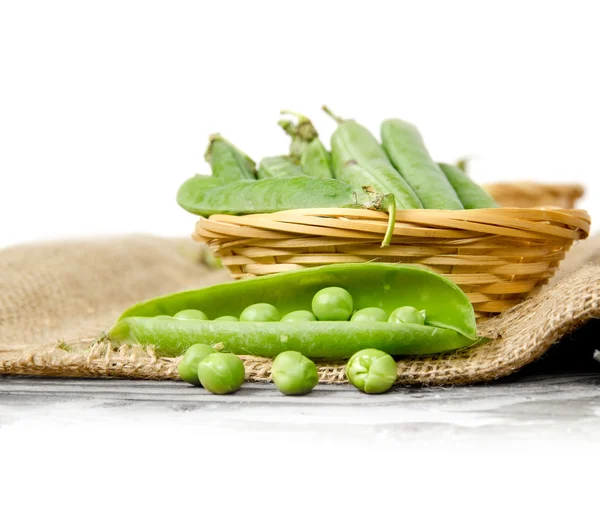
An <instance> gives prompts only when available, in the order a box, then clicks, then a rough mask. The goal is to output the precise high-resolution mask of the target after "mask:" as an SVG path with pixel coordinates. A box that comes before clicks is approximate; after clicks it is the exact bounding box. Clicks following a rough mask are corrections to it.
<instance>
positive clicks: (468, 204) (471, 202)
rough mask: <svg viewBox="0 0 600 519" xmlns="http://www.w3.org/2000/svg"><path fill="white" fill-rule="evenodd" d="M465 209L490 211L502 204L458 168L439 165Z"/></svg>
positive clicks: (443, 164)
mask: <svg viewBox="0 0 600 519" xmlns="http://www.w3.org/2000/svg"><path fill="white" fill-rule="evenodd" d="M439 166H440V168H441V170H442V171H443V172H444V174H445V175H446V178H447V179H448V181H449V182H450V184H451V185H452V187H453V188H454V191H455V192H456V194H457V195H458V198H460V200H461V202H462V205H463V207H464V208H465V209H489V208H492V207H500V204H498V202H496V200H494V198H493V197H492V196H491V195H490V194H489V193H487V192H486V191H485V190H484V189H483V188H482V187H481V186H479V185H478V184H477V183H476V182H474V181H473V180H472V179H471V178H469V176H468V175H467V174H466V173H465V172H464V171H463V170H461V169H460V168H458V167H457V166H453V165H451V164H445V163H441V162H440V163H439Z"/></svg>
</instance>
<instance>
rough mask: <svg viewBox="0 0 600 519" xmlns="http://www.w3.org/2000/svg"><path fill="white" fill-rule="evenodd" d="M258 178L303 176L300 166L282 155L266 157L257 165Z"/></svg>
mask: <svg viewBox="0 0 600 519" xmlns="http://www.w3.org/2000/svg"><path fill="white" fill-rule="evenodd" d="M257 176H258V178H259V179H263V178H281V177H298V176H305V173H304V171H302V168H301V167H300V166H298V165H296V164H294V163H293V162H292V161H291V160H290V159H289V158H287V157H283V156H277V157H266V158H264V159H262V160H261V161H260V164H259V166H258V175H257Z"/></svg>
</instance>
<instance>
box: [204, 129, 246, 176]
mask: <svg viewBox="0 0 600 519" xmlns="http://www.w3.org/2000/svg"><path fill="white" fill-rule="evenodd" d="M204 158H205V160H206V161H207V162H208V163H209V164H210V166H211V170H212V174H213V177H215V178H218V179H219V180H221V181H222V182H235V181H237V180H242V179H250V180H251V179H256V165H255V163H254V161H253V160H252V159H251V158H250V157H248V156H247V155H246V154H244V153H243V152H241V151H240V150H239V149H237V148H236V147H235V146H234V145H233V144H231V143H230V142H229V141H228V140H226V139H224V138H223V137H221V135H219V134H215V135H211V137H210V143H209V145H208V148H207V149H206V153H205V154H204Z"/></svg>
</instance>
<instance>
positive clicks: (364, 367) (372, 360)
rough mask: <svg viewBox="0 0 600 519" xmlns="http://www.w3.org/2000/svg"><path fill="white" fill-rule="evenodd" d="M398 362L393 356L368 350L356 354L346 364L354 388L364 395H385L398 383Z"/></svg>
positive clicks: (347, 373)
mask: <svg viewBox="0 0 600 519" xmlns="http://www.w3.org/2000/svg"><path fill="white" fill-rule="evenodd" d="M397 373H398V372H397V366H396V361H395V360H394V359H393V358H392V356H391V355H388V354H387V353H385V352H383V351H380V350H376V349H366V350H361V351H358V352H356V353H355V354H354V355H352V357H350V360H349V361H348V363H347V364H346V376H347V377H348V380H350V382H351V383H352V385H353V386H354V387H356V388H357V389H360V390H361V391H363V392H364V393H369V394H377V393H385V392H386V391H388V390H389V389H390V388H391V387H392V386H393V385H394V382H396V378H397V376H398V374H397Z"/></svg>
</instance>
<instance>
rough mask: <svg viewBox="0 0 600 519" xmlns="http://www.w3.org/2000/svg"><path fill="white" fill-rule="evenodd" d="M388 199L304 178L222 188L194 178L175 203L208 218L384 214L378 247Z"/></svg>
mask: <svg viewBox="0 0 600 519" xmlns="http://www.w3.org/2000/svg"><path fill="white" fill-rule="evenodd" d="M389 198H390V197H386V196H383V195H381V194H379V193H374V192H373V191H372V190H369V189H366V190H362V191H358V192H357V191H355V190H354V188H353V187H352V186H350V185H348V184H346V183H345V182H341V181H339V180H336V179H333V178H332V179H320V178H314V177H309V176H307V175H302V176H297V177H281V178H265V179H262V180H256V181H254V180H238V181H237V182H234V183H231V184H226V185H223V184H222V183H220V182H219V181H218V180H217V179H214V178H212V177H207V176H204V175H195V176H193V177H191V178H189V179H188V180H186V181H185V182H184V183H183V184H182V185H181V187H180V188H179V191H178V192H177V203H178V204H179V205H180V206H181V207H182V208H183V209H185V210H186V211H188V212H190V213H192V214H196V215H199V216H204V217H208V216H210V215H213V214H234V215H243V214H256V213H274V212H277V211H286V210H290V209H306V208H326V207H346V208H363V209H372V210H376V211H379V210H386V211H387V212H388V215H389V216H388V226H387V229H386V233H385V236H384V238H383V241H382V247H384V246H387V245H389V244H390V242H391V239H392V235H393V231H394V225H395V223H396V211H395V207H394V204H393V200H391V201H390V200H389Z"/></svg>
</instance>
